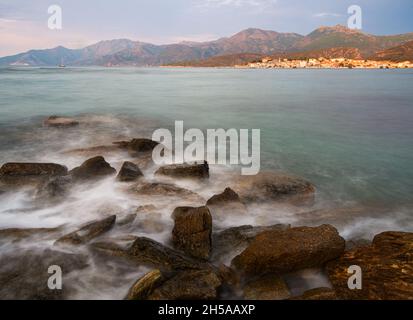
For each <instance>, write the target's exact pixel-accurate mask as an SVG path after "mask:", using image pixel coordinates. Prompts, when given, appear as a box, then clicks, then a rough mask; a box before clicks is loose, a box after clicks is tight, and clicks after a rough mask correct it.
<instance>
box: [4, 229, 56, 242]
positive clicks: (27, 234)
mask: <svg viewBox="0 0 413 320" xmlns="http://www.w3.org/2000/svg"><path fill="white" fill-rule="evenodd" d="M59 230H60V228H28V229H22V228H9V229H3V230H0V241H4V240H5V241H7V242H9V241H10V240H11V241H13V242H17V241H21V240H24V239H27V238H31V237H34V236H39V237H43V236H52V235H54V234H55V233H56V232H58V231H59Z"/></svg>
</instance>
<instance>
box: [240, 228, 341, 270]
mask: <svg viewBox="0 0 413 320" xmlns="http://www.w3.org/2000/svg"><path fill="white" fill-rule="evenodd" d="M344 247H345V241H344V239H343V238H341V237H340V235H339V234H338V232H337V230H336V229H335V228H334V227H332V226H330V225H322V226H320V227H315V228H310V227H298V228H291V229H287V230H273V231H265V232H262V233H260V234H259V235H257V236H256V237H255V239H254V240H252V242H251V244H250V245H249V246H248V247H247V248H246V249H245V250H244V251H243V252H242V253H241V254H240V255H238V256H236V257H235V258H234V259H233V260H232V265H233V266H234V267H235V268H236V269H238V270H240V271H242V272H243V273H244V274H247V275H260V274H265V273H276V274H283V273H287V272H293V271H297V270H301V269H307V268H313V267H320V266H322V265H323V264H325V263H326V262H328V261H330V260H333V259H335V258H337V257H339V256H340V255H341V254H342V253H343V252H344Z"/></svg>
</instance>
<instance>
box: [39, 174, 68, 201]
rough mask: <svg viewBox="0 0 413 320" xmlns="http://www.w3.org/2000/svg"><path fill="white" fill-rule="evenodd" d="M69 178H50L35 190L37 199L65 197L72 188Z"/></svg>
mask: <svg viewBox="0 0 413 320" xmlns="http://www.w3.org/2000/svg"><path fill="white" fill-rule="evenodd" d="M72 182H73V181H72V177H71V176H60V177H52V178H50V179H48V180H47V181H45V182H43V183H41V184H40V185H39V186H38V187H37V190H36V197H37V198H52V199H53V198H61V197H64V196H66V195H67V192H68V191H69V189H70V187H71V186H72Z"/></svg>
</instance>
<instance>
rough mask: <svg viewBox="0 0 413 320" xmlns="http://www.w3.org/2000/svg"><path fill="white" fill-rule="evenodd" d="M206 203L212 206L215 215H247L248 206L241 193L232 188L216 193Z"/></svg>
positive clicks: (218, 216)
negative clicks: (240, 195)
mask: <svg viewBox="0 0 413 320" xmlns="http://www.w3.org/2000/svg"><path fill="white" fill-rule="evenodd" d="M206 205H207V206H208V208H210V210H211V213H212V214H213V215H214V217H217V218H221V217H225V216H227V215H245V214H247V208H246V207H245V205H244V204H243V203H242V201H241V199H240V197H239V195H238V194H237V193H236V192H235V191H234V190H232V189H231V188H226V189H225V190H224V192H222V193H220V194H216V195H214V196H212V197H211V198H210V199H208V200H207V203H206Z"/></svg>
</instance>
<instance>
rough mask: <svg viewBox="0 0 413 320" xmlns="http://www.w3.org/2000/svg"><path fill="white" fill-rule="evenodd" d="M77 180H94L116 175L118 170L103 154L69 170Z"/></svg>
mask: <svg viewBox="0 0 413 320" xmlns="http://www.w3.org/2000/svg"><path fill="white" fill-rule="evenodd" d="M69 173H70V174H71V175H72V177H73V178H74V179H75V180H93V179H98V178H102V177H106V176H110V175H114V174H115V173H116V170H115V169H114V168H112V167H111V166H110V164H109V163H107V162H106V161H105V159H104V158H103V157H101V156H98V157H94V158H91V159H88V160H86V161H85V162H84V163H83V164H82V165H81V166H80V167H76V168H74V169H72V170H71V171H70V172H69Z"/></svg>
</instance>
